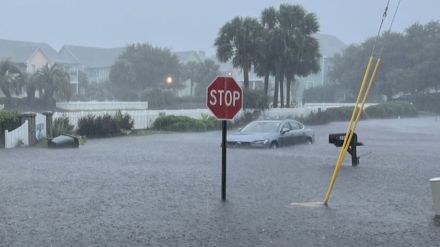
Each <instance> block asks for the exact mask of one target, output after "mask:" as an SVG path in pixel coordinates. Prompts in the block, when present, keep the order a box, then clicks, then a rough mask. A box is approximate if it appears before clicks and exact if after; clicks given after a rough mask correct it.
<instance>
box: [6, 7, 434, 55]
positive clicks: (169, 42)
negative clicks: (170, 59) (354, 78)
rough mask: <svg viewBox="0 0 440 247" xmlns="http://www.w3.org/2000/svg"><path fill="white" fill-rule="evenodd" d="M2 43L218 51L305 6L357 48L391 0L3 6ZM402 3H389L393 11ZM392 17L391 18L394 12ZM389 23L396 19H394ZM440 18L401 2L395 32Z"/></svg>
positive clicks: (326, 28) (324, 27)
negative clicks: (237, 20)
mask: <svg viewBox="0 0 440 247" xmlns="http://www.w3.org/2000/svg"><path fill="white" fill-rule="evenodd" d="M0 1H1V4H0V6H1V11H0V12H1V14H0V39H13V40H26V41H40V42H46V43H49V44H50V45H52V46H54V47H55V48H56V49H59V48H60V47H61V46H62V45H63V44H75V45H86V46H98V47H118V46H125V45H126V44H128V43H133V42H149V43H151V44H154V45H158V46H163V47H167V48H170V49H172V50H174V51H182V50H204V51H206V52H208V53H209V54H213V53H214V47H213V42H214V39H215V37H216V35H217V33H218V30H219V28H220V27H221V26H222V25H223V24H224V23H225V22H226V21H228V20H230V19H232V18H233V17H235V16H254V17H258V16H259V14H260V13H261V11H262V10H263V9H264V8H266V7H269V6H279V4H281V3H292V4H297V3H298V4H302V5H303V6H304V7H305V8H306V9H307V10H308V11H312V12H315V13H316V14H317V15H318V18H319V21H320V24H321V32H322V33H326V34H332V35H335V36H337V37H339V38H340V39H341V40H342V41H344V42H346V43H358V42H361V41H363V40H364V39H365V38H367V37H370V36H373V35H375V32H376V30H377V27H378V25H379V21H380V17H381V15H382V12H383V10H384V6H385V4H386V0H363V1H360V0H359V1H358V0H332V1H330V0H300V1H293V0H291V1H278V0H265V1H257V0H217V1H210V0H159V1H157V0H155V1H153V0H125V1H122V0H119V1H118V0H70V1H67V0H8V1H5V0H0ZM397 1H398V0H391V4H392V8H391V9H390V11H393V10H394V6H395V5H396V4H397ZM389 16H391V13H390V14H389ZM390 19H391V18H390ZM439 19H440V0H420V1H416V0H402V4H401V9H400V12H399V15H398V17H397V19H396V22H395V26H394V30H395V31H402V30H404V29H405V28H406V27H408V26H410V25H411V24H413V23H415V22H420V23H426V22H428V21H431V20H439Z"/></svg>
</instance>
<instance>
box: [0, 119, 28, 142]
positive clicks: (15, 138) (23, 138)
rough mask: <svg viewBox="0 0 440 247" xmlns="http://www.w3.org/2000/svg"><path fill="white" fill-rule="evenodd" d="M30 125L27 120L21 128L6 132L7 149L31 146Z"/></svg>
mask: <svg viewBox="0 0 440 247" xmlns="http://www.w3.org/2000/svg"><path fill="white" fill-rule="evenodd" d="M28 135H29V124H28V121H27V120H26V121H25V122H24V123H23V124H22V125H21V126H20V127H18V128H16V129H15V130H12V131H11V132H9V131H8V130H5V148H13V147H16V146H18V145H23V146H28V145H29V136H28Z"/></svg>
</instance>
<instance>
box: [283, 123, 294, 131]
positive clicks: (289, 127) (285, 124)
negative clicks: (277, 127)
mask: <svg viewBox="0 0 440 247" xmlns="http://www.w3.org/2000/svg"><path fill="white" fill-rule="evenodd" d="M284 128H287V129H289V130H292V126H291V125H290V123H289V122H286V123H284V124H283V127H282V128H281V129H284Z"/></svg>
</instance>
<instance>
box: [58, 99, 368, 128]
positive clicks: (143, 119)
mask: <svg viewBox="0 0 440 247" xmlns="http://www.w3.org/2000/svg"><path fill="white" fill-rule="evenodd" d="M370 105H373V104H367V106H366V107H368V106H370ZM341 106H354V104H344V103H335V104H306V105H305V106H304V107H299V108H273V109H269V110H267V111H265V112H264V113H263V115H262V116H261V118H263V119H280V118H299V117H307V116H308V115H310V114H311V113H312V112H313V113H316V112H318V111H320V110H321V111H324V110H326V109H328V108H332V107H341ZM116 112H117V110H104V111H75V112H55V113H54V115H53V117H54V119H55V118H59V117H68V118H69V122H70V124H72V125H74V126H75V127H77V123H78V120H79V119H80V118H82V117H85V116H87V115H89V114H92V115H95V116H102V115H104V114H110V115H114V114H116ZM121 112H122V113H123V114H125V113H127V114H129V115H130V116H131V117H132V118H133V120H134V129H147V128H150V127H152V125H153V123H154V121H155V120H156V118H158V117H159V116H160V115H161V114H164V115H176V116H188V117H192V118H196V119H200V118H201V117H202V114H207V115H210V116H212V113H211V111H210V110H209V109H184V110H122V111H121ZM242 114H243V111H241V112H240V113H239V114H238V115H237V117H240V116H241V115H242ZM237 117H236V118H237Z"/></svg>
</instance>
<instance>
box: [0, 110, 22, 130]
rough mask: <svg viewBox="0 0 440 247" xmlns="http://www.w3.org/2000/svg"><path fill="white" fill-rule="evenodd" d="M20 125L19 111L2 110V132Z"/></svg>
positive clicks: (0, 123) (0, 116) (0, 126)
mask: <svg viewBox="0 0 440 247" xmlns="http://www.w3.org/2000/svg"><path fill="white" fill-rule="evenodd" d="M18 127H20V114H19V113H18V112H9V111H0V134H1V135H3V134H4V132H5V130H8V131H10V130H14V129H16V128H18Z"/></svg>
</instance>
